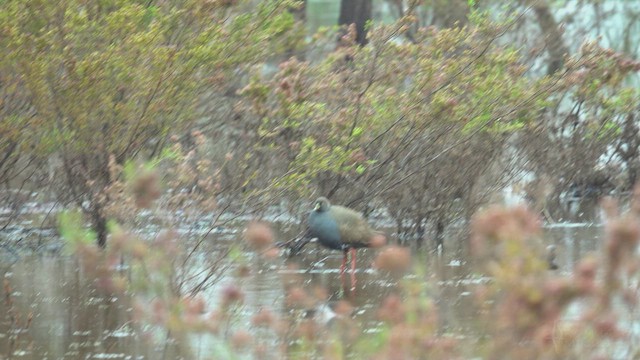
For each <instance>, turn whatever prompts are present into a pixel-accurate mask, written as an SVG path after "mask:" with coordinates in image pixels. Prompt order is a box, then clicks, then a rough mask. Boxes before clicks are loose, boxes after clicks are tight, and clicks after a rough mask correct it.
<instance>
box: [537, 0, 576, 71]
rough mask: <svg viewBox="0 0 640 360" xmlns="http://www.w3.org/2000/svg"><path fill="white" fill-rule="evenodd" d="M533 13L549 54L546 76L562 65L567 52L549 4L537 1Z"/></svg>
mask: <svg viewBox="0 0 640 360" xmlns="http://www.w3.org/2000/svg"><path fill="white" fill-rule="evenodd" d="M534 12H535V13H536V18H537V19H538V25H540V30H542V34H543V35H544V38H545V43H546V44H547V51H548V53H549V64H548V65H547V75H551V74H554V73H555V72H556V71H558V70H560V69H561V68H562V66H563V65H564V56H565V55H566V54H568V53H569V50H568V49H567V47H566V46H565V44H564V41H563V40H562V31H561V30H560V27H559V26H558V23H557V22H556V19H555V18H554V17H553V13H552V12H551V9H550V8H549V4H547V3H546V2H543V1H539V2H538V3H537V4H536V5H535V6H534Z"/></svg>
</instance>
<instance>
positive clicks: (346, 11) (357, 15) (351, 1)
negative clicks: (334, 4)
mask: <svg viewBox="0 0 640 360" xmlns="http://www.w3.org/2000/svg"><path fill="white" fill-rule="evenodd" d="M369 20H371V0H341V1H340V17H339V18H338V25H341V26H342V25H346V26H349V25H351V24H355V26H356V42H357V43H358V44H360V45H366V44H367V31H366V29H365V25H366V24H367V21H369Z"/></svg>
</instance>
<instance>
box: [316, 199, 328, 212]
mask: <svg viewBox="0 0 640 360" xmlns="http://www.w3.org/2000/svg"><path fill="white" fill-rule="evenodd" d="M330 207H331V203H330V202H329V200H328V199H327V198H326V197H319V198H318V200H316V202H315V205H314V207H313V210H314V211H319V212H324V211H329V208H330Z"/></svg>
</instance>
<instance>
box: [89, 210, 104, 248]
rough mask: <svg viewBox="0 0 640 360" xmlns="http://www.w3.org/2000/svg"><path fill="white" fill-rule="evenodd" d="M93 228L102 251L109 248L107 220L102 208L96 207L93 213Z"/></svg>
mask: <svg viewBox="0 0 640 360" xmlns="http://www.w3.org/2000/svg"><path fill="white" fill-rule="evenodd" d="M91 227H92V228H93V231H95V232H96V240H97V243H98V246H99V247H100V248H101V249H104V248H106V247H107V219H106V217H105V216H104V215H103V214H102V207H101V206H100V205H95V206H94V207H93V209H92V211H91Z"/></svg>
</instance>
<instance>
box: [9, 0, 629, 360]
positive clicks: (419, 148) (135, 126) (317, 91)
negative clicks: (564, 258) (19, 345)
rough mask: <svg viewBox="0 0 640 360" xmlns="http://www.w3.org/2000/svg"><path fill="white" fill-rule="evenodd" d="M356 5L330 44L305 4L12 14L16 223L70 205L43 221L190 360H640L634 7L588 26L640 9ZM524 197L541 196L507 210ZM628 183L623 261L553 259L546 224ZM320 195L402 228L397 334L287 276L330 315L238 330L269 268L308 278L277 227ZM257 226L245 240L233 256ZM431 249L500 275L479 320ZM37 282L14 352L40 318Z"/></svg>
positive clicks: (394, 284)
mask: <svg viewBox="0 0 640 360" xmlns="http://www.w3.org/2000/svg"><path fill="white" fill-rule="evenodd" d="M340 3H341V5H343V6H342V11H343V12H342V13H341V15H340V22H341V24H342V23H344V24H346V26H342V27H340V28H336V27H331V28H321V29H320V30H319V31H318V32H317V33H316V34H313V36H308V34H307V29H306V28H305V17H304V16H301V14H305V6H306V5H308V4H307V2H298V1H292V0H268V1H257V2H255V1H224V0H184V1H183V0H181V1H128V0H127V1H124V0H106V1H79V0H78V1H76V0H73V1H1V0H0V24H2V26H0V48H2V55H3V56H2V57H1V58H0V94H1V95H2V96H1V98H0V185H2V187H3V191H2V193H0V211H1V213H0V215H1V216H2V218H1V219H0V221H1V222H0V231H2V230H5V229H8V228H10V227H11V224H12V222H14V221H15V219H16V217H17V216H18V215H20V214H21V212H23V205H24V203H25V202H27V201H34V202H36V203H38V204H43V205H46V206H48V208H47V210H45V211H43V214H44V215H42V217H41V218H38V219H37V223H38V224H40V226H41V227H52V228H56V229H57V231H58V233H59V234H60V235H61V237H62V238H64V240H65V248H66V249H67V250H68V251H69V252H70V253H72V254H73V255H74V256H75V257H76V258H77V261H78V264H77V265H78V269H79V274H81V275H79V277H80V278H81V279H82V281H86V285H87V286H90V287H92V288H93V289H95V290H96V291H98V292H100V293H101V294H103V295H105V296H112V295H113V296H115V297H119V298H126V299H130V300H131V304H130V307H131V309H132V311H131V312H130V315H129V316H130V317H129V318H128V319H127V320H126V322H127V324H130V323H129V321H131V324H134V325H132V326H133V327H135V330H136V331H137V332H138V333H139V334H145V336H146V335H148V338H149V339H150V340H149V341H150V342H152V343H153V342H155V343H162V341H166V342H167V344H169V343H171V344H172V346H174V347H175V348H176V349H177V350H176V351H175V353H176V354H180V355H181V356H183V357H185V358H191V357H196V356H197V355H195V354H194V353H192V351H193V348H192V347H191V339H192V336H194V335H195V334H199V335H204V336H207V337H209V338H212V339H215V341H214V342H212V344H215V345H214V347H215V349H213V350H212V351H215V352H216V358H230V359H233V358H267V359H268V358H287V357H290V358H301V359H305V358H333V359H341V358H381V359H386V358H407V359H413V358H429V359H432V358H442V359H445V358H446V359H450V358H502V357H504V358H518V357H523V358H550V359H556V358H557V359H572V358H584V357H585V356H590V357H594V358H598V357H605V358H606V357H614V358H634V357H638V354H639V351H640V350H639V349H638V347H637V344H638V340H639V339H638V334H637V329H635V327H636V325H634V324H633V319H634V315H635V313H634V311H635V310H634V309H635V304H636V303H637V301H638V289H637V282H638V281H637V280H638V279H637V277H638V274H639V269H638V261H637V259H635V257H634V255H635V254H636V252H637V244H638V240H639V239H640V222H639V220H640V219H639V218H638V216H639V215H640V214H639V213H638V211H639V210H638V209H640V198H639V197H640V195H639V194H638V190H636V191H635V192H633V188H634V185H635V184H636V182H637V181H638V170H639V169H640V163H639V162H638V158H639V157H638V151H639V149H640V131H639V127H638V124H637V116H638V113H639V111H640V106H639V104H640V101H639V100H640V99H639V93H638V89H637V86H634V84H635V83H637V80H638V78H637V72H638V71H640V62H639V61H637V60H636V59H637V58H638V56H640V54H638V49H636V48H633V46H632V45H631V44H632V43H633V41H631V40H630V39H631V38H633V36H634V29H635V28H634V24H633V22H627V18H626V17H623V19H624V20H625V21H623V22H621V23H622V24H623V25H622V30H621V31H622V34H621V35H620V36H619V39H618V38H617V37H614V38H607V39H606V40H607V41H604V40H603V39H602V37H596V36H593V37H588V36H583V34H582V33H581V31H583V32H584V31H586V30H585V29H594V28H595V29H601V28H602V27H603V26H604V25H606V24H610V23H611V22H613V21H617V20H619V19H618V18H616V17H615V16H616V15H617V16H622V15H621V14H622V13H623V10H625V9H626V10H625V11H626V13H628V14H631V15H629V16H628V17H629V19H632V18H634V17H633V16H632V15H633V14H636V15H637V13H640V9H634V8H627V7H628V6H630V5H628V4H626V2H625V4H623V5H619V4H618V5H615V4H614V5H611V4H609V5H603V4H602V2H600V1H586V2H584V3H582V2H581V3H580V4H579V5H571V4H566V3H565V2H548V1H542V0H540V1H511V2H508V3H506V4H503V3H502V2H496V1H486V2H485V1H483V2H476V1H462V0H456V1H445V2H441V1H408V2H403V1H389V2H383V3H385V4H387V5H388V6H387V10H388V12H389V14H388V15H389V16H391V17H393V19H392V20H390V19H385V20H386V21H377V20H375V19H374V20H371V19H369V18H370V17H371V14H370V13H371V5H372V2H371V1H370V0H369V1H366V0H358V1H346V0H343V1H341V2H340ZM556 3H557V4H556ZM605 3H606V2H605ZM378 5H380V4H378ZM398 5H399V6H398ZM349 6H355V7H354V8H357V9H360V10H361V13H359V14H355V15H357V16H355V15H354V14H351V15H354V16H349V11H348V10H349V9H350V8H349ZM358 6H359V7H358ZM606 6H610V7H612V9H613V10H611V9H609V10H608V11H600V10H602V9H603V8H602V7H606ZM554 7H560V8H562V9H563V11H564V13H565V14H567V15H565V17H564V18H562V19H559V18H554V15H553V11H552V10H553V9H554ZM586 8H588V9H592V10H593V13H594V14H596V15H594V17H593V18H592V19H591V23H589V24H586V25H585V24H582V23H581V22H576V23H574V25H573V28H572V29H573V30H574V31H571V32H564V30H563V27H562V25H561V24H560V22H563V21H566V22H569V20H571V19H570V16H571V14H573V16H578V15H576V14H579V13H580V11H582V10H584V9H586ZM351 10H353V9H351ZM572 11H573V13H572ZM367 16H368V17H367ZM363 17H364V18H366V19H364V20H367V19H368V20H369V21H363ZM350 18H354V19H356V20H354V22H355V25H352V26H350V25H348V24H350V22H349V19H350ZM576 34H581V35H576ZM365 35H366V36H365ZM600 35H601V34H600ZM507 187H509V188H511V189H512V190H513V192H516V193H518V194H520V195H522V197H523V198H524V199H525V201H526V202H527V203H528V204H527V206H525V205H522V206H519V207H515V208H506V207H501V206H493V207H492V206H490V205H491V204H493V203H499V202H501V195H502V191H503V190H504V189H505V188H507ZM606 195H610V196H611V198H606V200H603V201H602V202H601V203H602V208H603V210H604V211H603V213H604V214H605V215H604V220H605V221H606V225H605V234H604V235H603V236H604V245H603V246H602V249H601V251H600V252H598V253H594V254H593V255H592V256H589V257H587V258H584V259H575V260H576V264H575V266H573V264H569V266H568V268H570V270H569V271H567V272H565V273H557V272H553V271H550V270H549V263H548V261H547V260H546V256H547V255H546V254H545V253H544V249H545V247H546V246H547V245H548V243H549V241H547V239H545V235H544V233H543V231H542V230H541V227H542V223H543V222H548V223H553V222H556V221H561V220H563V218H562V217H563V216H564V214H563V212H562V205H563V204H564V203H566V199H572V200H574V199H586V198H592V199H600V198H602V197H603V196H606ZM319 196H326V197H327V198H329V199H331V201H332V202H335V203H336V204H340V205H344V206H347V207H351V208H354V209H356V210H358V211H359V212H362V213H364V214H365V216H366V217H370V218H371V219H385V220H389V223H391V224H393V229H392V231H390V233H389V234H387V235H388V236H387V239H388V240H389V244H387V246H386V247H384V248H382V249H378V250H371V251H376V256H375V260H374V261H373V268H374V269H375V271H376V273H377V274H380V276H381V277H385V278H388V279H389V284H391V285H390V286H389V294H385V296H384V297H383V298H382V300H381V303H380V304H377V305H376V310H375V311H376V319H377V321H378V323H377V324H378V325H377V327H376V331H375V332H372V333H368V332H364V331H363V324H360V323H358V321H357V318H356V317H355V316H353V314H354V313H355V312H356V311H357V309H355V308H354V304H353V301H352V300H353V297H354V296H357V293H352V292H350V291H348V290H347V289H343V291H342V292H339V296H340V299H339V301H337V302H335V301H333V300H335V294H331V295H329V294H330V291H329V289H325V288H317V289H315V288H314V289H309V288H308V287H307V286H306V284H305V283H304V282H303V281H302V280H301V279H299V278H297V277H296V276H291V273H287V272H283V273H282V275H281V276H280V278H279V279H277V282H278V284H277V285H276V284H274V286H282V287H283V288H284V289H285V291H286V304H287V307H288V309H301V310H305V311H309V310H310V309H312V310H313V311H315V312H316V313H323V312H329V313H330V314H331V319H332V320H331V321H330V322H323V321H321V319H320V316H311V315H310V316H304V317H298V318H294V319H292V318H291V317H286V316H284V314H282V312H281V311H280V309H274V308H266V307H265V308H262V309H260V310H259V311H257V312H256V313H255V314H252V316H251V318H252V320H251V324H240V323H239V322H238V321H236V320H237V318H238V315H239V313H241V311H242V304H243V302H244V301H245V299H246V294H245V291H244V290H243V282H245V281H249V280H250V279H251V278H252V277H255V272H254V271H255V267H256V266H257V263H258V262H260V263H263V262H267V263H269V262H271V263H272V266H273V267H274V268H277V269H282V267H283V266H284V265H282V262H281V261H279V260H280V259H281V257H282V254H281V250H280V248H279V247H278V246H276V243H277V242H283V241H284V242H285V243H288V242H286V241H287V240H289V239H280V238H279V237H280V236H281V235H282V233H281V232H280V231H279V230H278V229H274V228H272V226H271V223H272V222H271V221H265V220H273V219H274V218H275V219H281V218H283V217H284V218H286V221H285V222H286V224H284V226H287V227H291V228H293V229H292V232H299V233H300V234H303V233H304V230H305V229H304V221H303V219H304V218H305V216H306V214H307V213H308V211H309V210H310V209H308V204H309V202H310V200H312V199H314V198H317V197H319ZM613 199H616V200H613ZM627 199H629V201H628V202H627V201H626V200H627ZM618 200H623V201H621V202H620V204H618V203H617V201H618ZM627 205H629V206H628V207H629V209H627V210H625V211H622V212H619V210H618V209H621V208H626V207H627ZM283 214H286V216H283V217H281V218H278V216H277V215H283ZM38 215H39V214H38ZM54 219H57V221H56V220H54ZM371 221H373V220H371ZM234 226H235V227H240V228H246V230H245V231H244V233H243V235H242V236H238V240H240V239H241V238H244V240H245V241H244V242H243V241H235V242H233V243H231V244H224V245H221V244H219V243H217V242H216V240H215V239H216V236H217V232H218V231H224V229H227V228H230V227H234ZM0 235H2V236H0V249H1V248H4V247H7V248H9V249H11V246H12V245H13V243H12V241H13V240H14V239H11V238H9V236H4V235H3V234H2V233H1V232H0ZM458 237H461V238H462V239H464V241H462V244H464V246H462V247H461V248H459V249H453V246H454V245H453V242H452V241H450V240H449V239H453V238H458ZM212 239H213V240H212ZM20 241H22V239H20V240H18V241H17V242H20ZM51 241H54V240H51ZM34 247H42V239H38V244H37V245H35V246H34ZM420 248H428V249H437V250H438V251H439V252H443V251H444V252H447V251H451V252H453V251H459V252H460V253H461V254H466V256H467V257H468V258H465V259H464V261H465V262H467V261H468V262H470V263H473V265H474V266H473V274H472V276H477V277H478V278H482V279H485V280H486V281H480V282H478V283H476V284H472V285H470V286H469V289H468V293H469V294H470V298H471V299H472V301H470V302H469V307H470V310H469V312H470V313H473V314H474V316H473V319H472V321H470V322H469V324H465V325H466V326H465V328H464V330H463V331H460V329H455V328H452V327H448V326H446V324H445V322H444V321H443V320H442V319H441V312H442V310H441V308H442V306H443V305H444V304H442V301H441V299H439V298H438V294H437V292H435V291H434V290H433V289H434V288H436V287H437V285H436V284H434V283H433V280H432V279H430V278H429V277H428V275H427V274H426V266H425V264H424V263H423V262H422V261H421V260H422V257H421V253H420V252H419V251H417V250H418V249H420ZM289 265H291V263H289ZM229 274H233V276H234V278H235V279H237V281H236V282H235V283H234V284H233V285H228V286H226V287H224V288H222V289H221V290H220V291H219V292H218V293H216V294H215V296H214V297H213V298H211V297H210V296H208V295H207V294H209V293H208V292H207V290H208V289H212V288H213V287H214V286H215V284H216V283H217V281H218V280H219V279H220V278H221V277H223V276H228V275H229ZM287 274H288V275H287ZM14 285H16V284H11V282H10V280H8V279H5V280H4V284H3V289H4V290H3V294H4V296H3V301H4V305H3V306H4V308H5V309H7V315H6V316H7V319H8V320H6V319H3V320H4V321H7V323H8V324H9V325H8V326H9V327H10V328H11V329H12V330H14V333H12V334H15V335H12V336H14V337H12V338H11V339H9V340H10V341H11V342H12V344H13V343H15V339H16V338H18V337H19V336H20V334H22V333H24V332H26V331H28V329H29V327H30V326H31V325H32V322H33V321H37V317H36V318H35V320H34V317H33V314H30V313H26V314H21V313H20V312H19V310H18V309H17V307H16V306H15V304H14V301H13V298H14V295H15V291H14V290H13V289H14V287H15V286H14ZM329 298H331V300H332V306H331V308H330V309H327V308H326V306H327V305H326V304H327V303H328V301H329ZM159 333H160V334H162V336H161V337H158V336H156V335H157V334H159ZM159 338H161V339H162V340H158V339H159ZM169 340H171V341H169ZM167 344H165V345H166V346H169V345H167ZM12 346H13V345H12ZM164 354H165V355H166V356H168V355H167V354H168V353H167V352H165V353H164Z"/></svg>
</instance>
